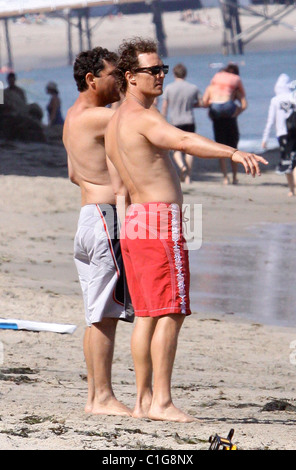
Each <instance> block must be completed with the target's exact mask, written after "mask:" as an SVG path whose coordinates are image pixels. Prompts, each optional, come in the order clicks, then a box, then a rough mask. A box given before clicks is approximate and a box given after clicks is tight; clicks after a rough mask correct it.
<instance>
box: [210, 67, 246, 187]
mask: <svg viewBox="0 0 296 470" xmlns="http://www.w3.org/2000/svg"><path fill="white" fill-rule="evenodd" d="M247 105H248V103H247V100H246V93H245V89H244V86H243V84H242V81H241V79H240V77H239V68H238V66H237V65H236V64H233V63H230V64H228V66H227V67H226V68H225V69H223V70H221V71H220V72H218V73H216V74H215V75H214V77H213V78H212V81H211V83H210V85H209V86H208V87H207V89H206V91H205V93H204V96H203V106H204V107H205V108H206V107H209V109H210V112H209V116H210V118H211V120H212V122H213V130H214V138H215V140H216V142H219V143H220V144H225V145H230V146H231V147H237V145H238V142H239V128H238V122H237V117H238V116H239V114H241V113H242V112H243V111H244V110H245V109H246V108H247ZM220 167H221V171H222V174H223V182H224V184H228V182H229V180H228V175H227V164H226V161H225V160H224V159H220ZM231 167H232V182H233V184H237V183H238V179H237V164H236V163H235V162H231Z"/></svg>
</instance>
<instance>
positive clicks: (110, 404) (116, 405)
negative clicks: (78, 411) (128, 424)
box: [91, 397, 132, 416]
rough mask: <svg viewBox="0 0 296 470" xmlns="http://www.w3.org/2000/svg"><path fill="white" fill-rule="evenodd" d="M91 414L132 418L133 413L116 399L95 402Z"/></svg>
mask: <svg viewBox="0 0 296 470" xmlns="http://www.w3.org/2000/svg"><path fill="white" fill-rule="evenodd" d="M91 412H92V414H94V415H110V416H111V415H113V416H132V411H131V410H130V409H129V408H128V407H127V406H125V405H124V404H123V403H120V401H118V400H116V398H115V397H111V398H109V399H107V400H105V401H104V402H98V401H96V400H95V401H94V404H93V407H92V410H91Z"/></svg>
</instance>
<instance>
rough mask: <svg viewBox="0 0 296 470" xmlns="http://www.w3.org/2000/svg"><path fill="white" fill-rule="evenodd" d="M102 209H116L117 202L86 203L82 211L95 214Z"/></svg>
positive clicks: (86, 213)
mask: <svg viewBox="0 0 296 470" xmlns="http://www.w3.org/2000/svg"><path fill="white" fill-rule="evenodd" d="M98 209H100V210H101V211H102V212H103V211H106V210H108V209H111V210H112V211H114V210H116V205H115V204H86V205H85V206H81V209H80V213H81V214H85V215H95V214H97V212H98Z"/></svg>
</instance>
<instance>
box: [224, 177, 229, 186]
mask: <svg viewBox="0 0 296 470" xmlns="http://www.w3.org/2000/svg"><path fill="white" fill-rule="evenodd" d="M223 184H224V185H227V184H229V178H228V176H224V178H223Z"/></svg>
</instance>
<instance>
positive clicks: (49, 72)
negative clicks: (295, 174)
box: [0, 41, 296, 152]
mask: <svg viewBox="0 0 296 470" xmlns="http://www.w3.org/2000/svg"><path fill="white" fill-rule="evenodd" d="M295 51H296V41H295V49H294V50H287V51H277V52H246V53H245V54H244V55H242V56H223V55H222V54H204V55H202V54H198V55H188V56H182V57H181V56H174V57H169V58H167V59H165V60H164V62H165V63H168V64H169V65H170V72H169V74H168V75H167V76H166V78H165V82H164V84H165V85H166V84H168V83H170V82H172V81H173V73H172V69H173V67H174V65H175V64H176V63H178V62H183V63H184V64H185V66H186V67H187V70H188V76H187V80H188V81H190V82H192V83H195V84H196V85H197V86H198V88H199V89H200V90H201V92H204V90H205V88H206V87H207V85H208V84H209V82H210V80H211V78H212V76H213V75H214V73H215V72H217V71H218V70H219V68H221V66H222V65H226V64H227V63H228V62H230V61H233V62H235V63H237V64H238V65H239V67H240V75H241V78H242V81H243V83H244V86H245V89H246V93H247V99H248V103H249V106H248V109H247V110H246V111H245V112H244V113H243V114H242V115H241V116H240V117H239V127H240V134H241V139H240V143H239V147H240V148H241V149H242V150H247V151H253V152H258V151H259V150H260V143H261V138H262V133H263V130H264V126H265V123H266V119H267V112H268V107H269V102H270V99H271V98H272V97H273V89H274V85H275V82H276V80H277V78H278V76H279V75H280V74H281V73H286V74H288V75H289V76H290V77H291V80H293V79H296V63H295ZM65 60H66V59H65ZM16 72H17V76H18V83H19V85H20V86H22V87H23V88H24V89H25V90H26V92H27V96H28V100H29V102H37V103H38V104H39V105H40V106H41V107H42V109H43V110H44V122H45V123H46V121H47V115H46V104H47V102H48V100H49V96H48V95H47V94H46V92H45V86H46V83H47V82H48V81H52V80H53V81H55V82H56V83H57V84H58V87H59V90H60V96H61V99H62V110H63V113H64V115H65V114H66V112H67V109H68V108H69V107H70V106H71V104H72V103H73V102H74V101H75V99H76V97H77V91H76V87H75V83H74V79H73V73H72V67H71V66H65V67H57V68H46V63H45V64H44V68H40V69H32V70H16ZM0 80H1V81H2V82H3V83H4V84H5V76H4V75H1V74H0ZM159 105H161V97H160V99H159ZM194 112H195V117H196V124H197V132H198V133H200V134H202V135H204V136H206V137H209V138H213V133H212V126H211V122H210V120H209V118H208V115H207V110H205V109H196V110H195V111H194ZM275 146H277V141H276V138H275V135H274V134H273V135H271V139H270V141H269V148H274V147H275Z"/></svg>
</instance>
